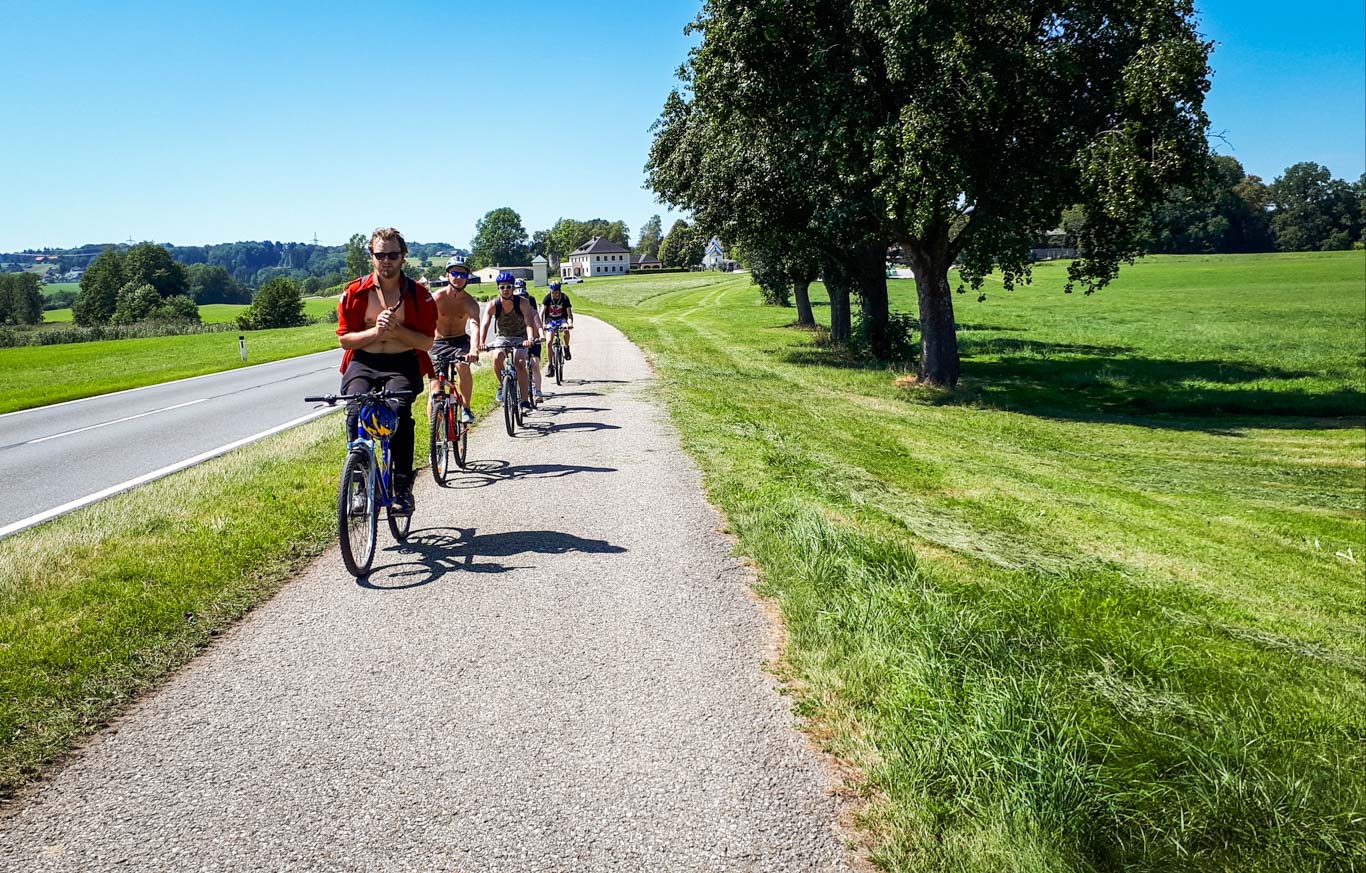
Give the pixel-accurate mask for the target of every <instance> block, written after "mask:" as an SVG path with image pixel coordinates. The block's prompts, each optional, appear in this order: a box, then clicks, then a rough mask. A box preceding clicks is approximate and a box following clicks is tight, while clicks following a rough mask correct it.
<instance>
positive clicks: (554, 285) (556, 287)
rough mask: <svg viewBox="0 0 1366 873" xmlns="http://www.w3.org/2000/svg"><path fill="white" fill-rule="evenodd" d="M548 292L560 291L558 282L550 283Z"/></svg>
mask: <svg viewBox="0 0 1366 873" xmlns="http://www.w3.org/2000/svg"><path fill="white" fill-rule="evenodd" d="M550 290H551V291H558V290H560V283H559V282H551V283H550Z"/></svg>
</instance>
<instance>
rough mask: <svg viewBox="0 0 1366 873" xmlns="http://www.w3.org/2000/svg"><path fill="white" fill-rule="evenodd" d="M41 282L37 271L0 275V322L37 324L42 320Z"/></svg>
mask: <svg viewBox="0 0 1366 873" xmlns="http://www.w3.org/2000/svg"><path fill="white" fill-rule="evenodd" d="M40 284H42V283H41V281H40V280H39V278H38V274H37V273H9V274H5V275H0V324H37V323H38V322H40V321H42V320H43V292H42V290H41V289H40V288H39V285H40Z"/></svg>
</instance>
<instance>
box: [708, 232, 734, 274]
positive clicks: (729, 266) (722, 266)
mask: <svg viewBox="0 0 1366 873" xmlns="http://www.w3.org/2000/svg"><path fill="white" fill-rule="evenodd" d="M738 266H739V263H738V262H736V261H732V260H731V259H730V258H727V257H726V250H725V249H724V248H723V247H722V246H721V240H719V239H717V238H716V237H712V238H711V242H709V243H707V250H706V251H705V252H704V253H703V254H702V267H703V269H707V270H725V271H726V272H730V271H731V270H734V269H735V268H736V267H738Z"/></svg>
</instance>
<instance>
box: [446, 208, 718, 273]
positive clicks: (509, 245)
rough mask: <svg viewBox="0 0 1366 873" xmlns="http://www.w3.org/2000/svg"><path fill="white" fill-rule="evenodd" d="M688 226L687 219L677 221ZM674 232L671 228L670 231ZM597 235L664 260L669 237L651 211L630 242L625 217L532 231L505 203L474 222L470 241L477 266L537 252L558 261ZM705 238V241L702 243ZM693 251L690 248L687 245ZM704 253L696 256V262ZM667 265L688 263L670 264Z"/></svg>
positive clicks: (569, 221)
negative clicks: (664, 233) (665, 234)
mask: <svg viewBox="0 0 1366 873" xmlns="http://www.w3.org/2000/svg"><path fill="white" fill-rule="evenodd" d="M679 225H683V226H684V227H687V222H685V221H680V222H677V223H675V225H674V227H675V229H677V227H678V226H679ZM671 233H672V231H671ZM595 236H600V237H603V238H605V239H609V240H611V241H612V242H614V243H617V244H618V245H620V246H623V247H625V248H628V249H632V251H634V252H635V253H636V254H637V255H650V256H652V257H657V258H659V259H660V260H664V252H665V251H666V250H667V247H666V245H665V244H666V242H667V239H668V238H667V237H665V236H664V235H663V233H662V228H661V222H660V217H659V216H658V215H652V216H650V217H649V219H648V220H646V222H645V224H644V225H642V226H641V230H640V241H639V242H638V243H637V244H636V245H635V247H634V248H632V246H631V228H630V227H629V226H627V224H626V222H624V221H620V220H618V221H608V220H607V219H605V218H590V219H588V220H587V221H580V220H578V219H576V218H561V219H559V220H558V221H556V222H555V223H554V224H553V225H552V226H551V227H550V228H548V229H546V230H538V231H536V232H534V233H532V234H530V235H528V234H527V232H526V227H525V226H524V225H523V224H522V216H521V215H520V214H518V212H517V210H515V209H513V208H511V207H509V206H502V207H499V208H498V209H494V210H491V211H489V212H488V213H486V214H485V215H484V217H483V218H481V219H479V221H478V222H476V223H475V226H474V239H473V240H472V241H471V243H470V248H471V255H470V263H471V265H472V266H473V267H474V269H476V270H480V269H483V268H484V267H491V266H494V265H496V264H526V263H529V262H530V261H531V259H532V258H534V257H536V256H537V255H541V256H542V257H544V258H545V259H546V260H548V261H550V262H552V263H558V262H559V261H562V260H564V259H565V258H566V257H568V256H569V254H570V253H571V252H573V251H574V250H575V249H577V248H578V247H579V246H581V245H583V244H584V243H586V242H588V241H589V240H590V239H592V238H593V237H595ZM681 241H682V237H681V236H680V237H678V239H677V240H676V241H675V248H678V247H680V246H682V242H681ZM705 245H706V240H703V241H702V246H705ZM688 250H689V251H691V248H689V249H688ZM700 260H701V254H700V253H699V254H698V256H697V261H691V262H689V263H697V262H698V261H700ZM665 265H666V266H686V264H669V263H668V262H667V261H665Z"/></svg>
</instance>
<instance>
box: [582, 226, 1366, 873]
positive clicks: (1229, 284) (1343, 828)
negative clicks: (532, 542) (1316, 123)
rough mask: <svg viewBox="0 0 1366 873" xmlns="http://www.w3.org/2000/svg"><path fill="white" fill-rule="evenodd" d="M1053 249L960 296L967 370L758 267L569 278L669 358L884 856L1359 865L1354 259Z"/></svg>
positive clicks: (808, 703) (791, 660) (1221, 865)
mask: <svg viewBox="0 0 1366 873" xmlns="http://www.w3.org/2000/svg"><path fill="white" fill-rule="evenodd" d="M1063 269H1064V268H1063V267H1062V265H1060V264H1049V265H1043V266H1041V267H1040V268H1039V270H1038V271H1037V272H1036V283H1035V284H1034V285H1033V286H1032V287H1029V288H1026V289H1021V290H1017V291H1015V292H1013V293H1006V292H1004V291H1002V290H1000V289H999V288H998V289H997V290H996V291H995V292H991V291H990V289H988V291H989V296H988V300H987V301H986V302H985V303H981V304H979V303H976V302H975V295H973V296H968V295H964V296H962V297H959V298H957V299H956V301H955V302H956V305H957V316H958V320H959V323H960V325H961V331H960V341H961V345H962V350H963V353H964V367H963V373H964V377H963V383H962V386H961V387H960V388H959V389H958V390H956V391H953V392H938V391H927V390H923V389H918V388H916V387H914V386H913V385H908V384H907V382H906V380H901V381H898V377H899V376H901V375H902V373H901V372H900V371H898V370H897V369H896V368H883V367H875V366H868V365H866V364H864V363H861V362H859V361H856V360H851V359H849V358H848V357H846V356H844V355H842V354H841V353H839V352H838V351H837V350H832V349H830V348H828V347H825V346H823V345H821V344H820V343H819V342H818V341H817V339H818V337H817V336H816V335H813V334H812V333H810V332H806V331H799V330H795V329H792V328H790V327H787V325H788V324H789V323H790V321H791V320H792V318H793V312H792V310H783V309H778V308H774V307H765V306H762V305H759V303H758V294H757V292H756V291H755V290H754V289H753V288H751V287H749V285H748V280H747V278H743V277H736V278H724V277H714V276H713V277H706V276H698V275H688V276H676V277H675V276H670V277H628V278H624V279H620V280H597V279H595V280H593V281H591V282H588V283H585V284H583V285H578V286H575V287H574V288H572V289H570V291H571V293H572V295H573V297H574V300H575V304H576V308H579V309H580V310H581V311H583V312H585V313H591V314H596V315H600V316H602V317H606V318H608V319H609V320H611V321H612V322H614V323H616V324H618V325H619V326H621V327H622V328H623V329H624V330H626V331H627V333H628V334H630V336H631V337H632V338H633V339H634V340H636V341H637V342H639V343H641V344H642V345H643V346H644V347H645V348H646V349H647V351H648V352H649V354H650V355H651V357H652V359H653V360H654V362H655V365H656V367H657V370H658V372H659V374H660V376H661V377H662V379H663V386H664V391H665V393H666V396H667V397H668V400H669V402H670V405H671V408H672V412H673V416H674V419H675V421H676V422H677V424H678V426H679V428H680V430H681V432H682V434H683V439H684V442H685V445H686V447H687V448H688V450H689V451H690V452H691V453H692V454H693V455H694V456H695V457H696V458H697V459H698V461H699V462H700V463H701V465H702V467H703V469H704V470H705V475H706V487H707V489H708V492H709V495H710V497H711V499H712V500H713V501H714V502H716V504H717V505H719V506H720V507H721V508H722V509H723V510H724V512H725V514H726V516H727V519H728V522H729V525H730V527H731V530H732V531H733V532H734V534H735V535H736V536H737V537H738V541H739V545H738V548H739V550H740V551H741V552H742V553H744V554H746V555H748V556H750V557H752V558H753V559H754V560H755V562H756V563H757V565H758V567H759V569H760V571H761V573H762V577H763V579H764V590H765V591H766V593H768V594H769V595H771V596H772V597H773V598H775V600H776V602H777V603H778V605H779V606H780V608H781V611H782V614H783V616H784V618H785V620H786V623H787V628H788V632H789V635H790V637H789V638H790V643H789V647H788V650H787V652H786V659H785V663H784V665H783V668H782V669H783V670H784V672H785V675H786V676H787V677H788V678H789V679H790V680H791V682H792V684H793V687H794V693H795V695H796V698H797V701H798V710H799V712H801V713H802V714H803V715H804V716H805V717H806V718H807V719H809V721H810V724H811V728H812V730H813V732H814V733H815V735H816V736H818V737H821V738H822V740H823V742H824V743H825V744H826V745H827V746H828V747H829V748H830V749H831V750H833V751H835V752H836V753H838V754H839V755H841V756H842V757H844V758H845V759H847V760H849V761H851V762H853V763H854V764H855V765H856V767H857V768H858V769H859V770H860V771H861V772H862V773H863V774H864V777H863V779H862V780H861V781H860V782H859V783H858V786H857V787H858V790H860V791H861V792H863V793H864V794H865V796H866V797H867V798H868V801H869V802H868V805H867V806H866V808H865V810H864V811H863V813H862V821H863V823H864V825H866V827H867V828H868V829H869V831H870V833H871V834H872V841H873V844H874V849H873V854H874V857H875V859H876V860H877V861H878V862H879V863H880V864H882V865H884V866H885V867H887V868H888V869H892V870H907V871H909V870H917V871H918V870H953V871H969V870H972V871H1001V870H1011V871H1032V870H1040V871H1042V870H1076V871H1082V870H1087V871H1089V870H1120V869H1123V870H1173V869H1182V870H1210V871H1213V870H1221V871H1222V870H1235V869H1236V870H1266V871H1272V870H1277V871H1279V870H1349V869H1366V827H1363V822H1366V801H1364V800H1363V797H1366V755H1363V739H1364V738H1366V694H1364V693H1363V677H1366V652H1363V626H1364V619H1363V586H1362V578H1363V574H1362V565H1361V563H1360V562H1361V560H1362V551H1363V548H1364V547H1366V519H1364V517H1363V516H1364V513H1363V501H1364V498H1366V494H1364V492H1363V484H1364V482H1363V469H1364V468H1366V445H1363V434H1362V428H1363V424H1364V423H1366V422H1364V421H1363V413H1366V384H1363V370H1362V365H1363V347H1362V339H1361V338H1362V336H1363V332H1364V331H1366V305H1364V303H1366V301H1363V297H1362V289H1363V280H1364V279H1366V258H1363V256H1362V255H1361V254H1360V253H1342V254H1315V255H1305V256H1296V255H1288V256H1249V257H1221V258H1152V259H1148V260H1146V261H1143V262H1140V264H1139V265H1137V266H1135V267H1133V268H1131V269H1128V270H1126V272H1125V273H1124V274H1123V275H1122V277H1121V279H1120V281H1119V282H1118V283H1116V284H1115V285H1114V286H1113V287H1111V288H1109V289H1106V290H1105V291H1103V292H1101V293H1099V294H1097V295H1095V296H1093V297H1089V298H1087V297H1082V296H1080V295H1076V296H1072V297H1068V296H1064V295H1063V294H1061V292H1060V288H1061V279H1062V276H1063ZM823 297H824V294H823V292H822V291H821V289H820V288H819V287H817V288H815V289H813V298H814V299H822V298H823ZM892 300H893V307H894V308H895V309H901V310H909V311H914V287H913V284H912V283H911V282H894V283H892ZM826 312H827V310H826V309H825V308H824V307H820V308H818V317H823V316H824V314H825V313H826Z"/></svg>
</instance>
